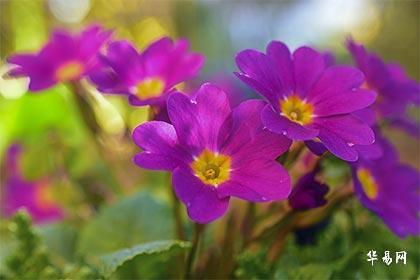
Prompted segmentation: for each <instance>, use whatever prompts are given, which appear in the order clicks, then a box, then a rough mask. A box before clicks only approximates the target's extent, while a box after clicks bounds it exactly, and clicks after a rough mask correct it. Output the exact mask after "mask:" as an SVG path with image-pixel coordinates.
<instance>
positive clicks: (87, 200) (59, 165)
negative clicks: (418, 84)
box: [0, 0, 420, 221]
mask: <svg viewBox="0 0 420 280" xmlns="http://www.w3.org/2000/svg"><path fill="white" fill-rule="evenodd" d="M419 11H420V2H419V1H399V0H397V1H390V0H387V1H385V0H383V1H380V0H377V1H374V0H296V1H251V0H234V1H217V0H206V1H203V0H201V1H199V0H197V1H181V0H179V1H176V0H173V1H169V0H167V1H162V0H149V1H140V0H138V1H136V0H49V1H40V0H1V1H0V15H1V16H0V23H1V25H0V74H1V76H3V74H4V73H5V72H6V71H7V69H8V66H7V64H6V63H5V59H6V58H7V57H8V56H9V55H11V54H12V53H15V52H22V51H36V50H38V49H39V48H40V47H42V45H43V44H44V43H45V42H46V41H47V40H48V37H49V34H50V32H51V31H52V30H53V29H55V28H65V29H68V30H73V31H78V30H80V29H82V28H84V27H85V26H87V25H88V24H91V23H99V24H101V25H103V26H104V27H105V28H108V29H113V30H114V31H115V37H116V38H119V39H129V40H131V41H132V42H134V44H135V45H136V46H137V47H138V48H139V49H143V48H144V47H145V46H147V45H148V44H149V43H150V42H151V41H153V40H155V39H157V38H159V37H161V36H164V35H169V36H171V37H173V38H179V37H186V38H188V39H189V40H190V41H191V46H192V50H194V51H195V52H200V53H203V54H205V55H206V57H207V59H206V65H205V68H204V70H203V71H202V73H201V75H200V77H199V78H197V79H196V80H195V81H193V82H192V83H190V85H189V87H190V88H192V87H194V86H195V85H197V84H199V83H200V82H201V81H216V83H220V84H221V85H222V84H223V86H226V87H227V88H229V89H231V90H232V91H235V92H240V93H239V94H244V98H249V97H253V93H252V92H250V91H249V90H248V89H247V88H246V87H245V86H243V85H241V84H240V83H238V81H236V80H235V78H234V75H233V74H232V72H234V71H235V70H236V66H235V63H234V56H235V54H236V53H237V52H238V51H240V50H242V49H246V48H256V49H259V50H264V48H265V46H266V45H267V43H268V42H269V41H271V40H280V41H283V42H285V43H286V44H287V45H288V46H289V47H290V48H291V49H294V48H297V47H299V46H301V45H304V44H305V45H311V46H314V47H316V48H318V49H322V50H325V49H327V50H330V51H332V52H333V53H334V54H336V55H337V59H338V61H339V62H345V63H352V61H351V58H350V56H349V54H348V53H347V51H346V49H345V48H344V41H345V39H346V37H347V36H352V37H353V38H354V39H355V40H357V41H359V42H361V43H364V44H365V45H366V46H367V47H368V48H369V49H370V50H372V51H374V52H377V53H378V54H380V55H381V56H382V57H384V59H385V60H386V61H397V62H399V63H401V64H402V65H403V67H404V68H405V69H406V70H407V72H408V74H409V75H410V76H411V77H412V78H413V79H416V80H419V78H420V51H419V50H420V45H419V44H420V38H419V36H420V14H419ZM26 86H27V81H26V80H25V79H18V80H10V79H4V78H1V79H0V158H1V159H2V165H4V164H3V163H4V157H5V152H6V151H7V148H8V147H9V146H10V145H11V144H12V143H20V145H21V146H22V150H23V152H22V158H21V159H22V162H21V163H22V164H21V166H22V173H23V175H24V177H25V178H26V179H27V180H29V181H39V180H41V179H42V180H46V181H48V183H49V184H51V185H53V186H54V188H53V192H54V194H55V197H56V199H57V201H59V204H60V205H64V208H65V211H66V213H67V216H68V218H69V219H70V220H76V221H77V220H80V219H81V220H84V219H88V218H89V217H91V216H92V214H93V213H94V212H95V211H96V209H97V208H98V207H99V206H100V205H101V204H103V203H104V202H106V203H111V202H113V201H115V199H116V197H118V196H120V195H123V196H125V195H128V194H131V193H134V192H136V191H138V190H139V189H140V188H147V189H149V190H150V191H151V192H152V193H155V194H156V195H158V196H161V197H162V199H163V200H170V199H171V198H170V197H169V196H168V195H167V191H166V190H165V188H163V187H161V186H162V185H164V184H167V178H166V177H164V176H162V175H161V174H160V173H156V172H148V171H145V170H141V169H139V168H137V167H136V166H134V164H133V163H132V161H131V158H132V156H133V155H134V154H135V153H136V152H137V151H138V149H137V148H136V147H135V146H134V144H133V143H132V141H131V139H130V137H128V135H129V133H130V131H131V130H132V129H133V128H134V127H135V126H137V125H138V124H139V123H141V122H143V121H145V120H146V118H147V108H133V107H131V106H129V105H128V104H127V102H126V99H125V98H121V97H118V96H109V95H107V96H104V95H101V94H98V93H97V92H93V93H92V94H91V97H90V103H91V105H92V106H93V108H94V112H95V116H96V120H97V122H98V124H99V126H100V128H101V130H100V131H99V132H98V133H97V134H94V135H93V134H92V133H91V132H90V131H89V129H88V128H87V127H86V125H85V124H84V122H83V120H82V117H81V114H80V112H79V109H78V108H77V106H76V102H75V100H74V97H73V95H72V93H71V92H70V91H69V89H68V88H66V87H65V86H64V85H60V86H57V87H55V88H53V89H50V90H47V91H45V92H40V93H34V94H27V93H26ZM241 98H243V97H239V99H241ZM387 134H388V135H389V136H390V139H391V141H392V142H393V143H394V144H396V145H397V146H398V148H399V150H400V152H401V157H402V161H404V162H407V163H410V164H411V165H414V166H417V168H419V165H420V163H419V157H418V155H419V153H420V147H419V142H418V141H417V140H416V139H414V138H410V137H408V136H406V135H404V134H403V133H401V132H399V131H398V130H391V129H390V130H389V131H387ZM98 143H99V145H98ZM3 175H4V170H3V171H2V177H4V176H3ZM1 181H2V186H3V183H4V182H3V180H1ZM2 189H3V188H2ZM3 191H4V190H3Z"/></svg>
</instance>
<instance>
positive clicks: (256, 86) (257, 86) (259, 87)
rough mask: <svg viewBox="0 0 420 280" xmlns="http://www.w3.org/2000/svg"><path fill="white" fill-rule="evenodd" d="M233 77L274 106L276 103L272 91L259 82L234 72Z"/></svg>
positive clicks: (275, 97)
mask: <svg viewBox="0 0 420 280" xmlns="http://www.w3.org/2000/svg"><path fill="white" fill-rule="evenodd" d="M235 75H236V76H237V77H238V78H239V79H240V80H241V81H242V82H244V83H245V84H247V85H248V86H250V87H251V88H252V89H253V90H255V91H256V92H258V93H260V94H261V95H262V96H263V97H265V98H266V100H267V101H268V102H270V103H272V104H276V103H277V102H278V98H277V94H276V93H275V92H273V91H272V89H270V88H268V87H265V86H264V85H263V84H262V83H261V82H260V81H258V80H254V79H253V78H251V77H249V76H248V75H245V74H242V73H238V72H235Z"/></svg>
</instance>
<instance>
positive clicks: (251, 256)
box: [235, 248, 271, 279]
mask: <svg viewBox="0 0 420 280" xmlns="http://www.w3.org/2000/svg"><path fill="white" fill-rule="evenodd" d="M266 254H267V250H266V248H263V249H261V250H259V251H258V252H250V251H245V252H244V253H242V254H240V255H239V256H238V257H237V258H236V261H237V262H238V269H237V270H236V271H235V276H236V277H238V278H241V279H268V278H270V275H271V269H270V266H269V265H268V263H267V261H266V260H265V256H266Z"/></svg>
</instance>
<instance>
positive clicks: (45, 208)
mask: <svg viewBox="0 0 420 280" xmlns="http://www.w3.org/2000/svg"><path fill="white" fill-rule="evenodd" d="M20 154H21V146H19V145H18V144H13V145H11V146H10V147H9V149H8V151H7V153H6V159H5V162H6V166H5V167H6V174H7V176H6V179H5V189H4V196H3V197H2V211H3V214H4V215H5V216H7V217H9V216H11V215H13V214H14V213H15V212H16V211H18V210H19V209H22V208H24V209H26V211H28V213H29V214H30V215H31V217H32V219H33V220H34V222H35V223H45V222H52V221H56V220H60V219H62V218H63V217H64V213H63V211H62V209H61V208H60V207H59V206H58V204H57V202H56V201H55V199H54V196H53V192H52V191H53V189H52V186H51V184H49V182H48V180H38V181H35V182H30V181H27V180H25V179H24V178H23V177H22V175H21V172H20V169H19V157H20Z"/></svg>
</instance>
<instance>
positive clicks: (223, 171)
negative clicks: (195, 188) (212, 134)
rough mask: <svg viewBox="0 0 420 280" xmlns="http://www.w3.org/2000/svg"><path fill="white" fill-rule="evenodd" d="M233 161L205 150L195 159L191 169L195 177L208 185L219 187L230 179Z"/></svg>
mask: <svg viewBox="0 0 420 280" xmlns="http://www.w3.org/2000/svg"><path fill="white" fill-rule="evenodd" d="M230 165H231V159H230V157H229V156H226V155H221V154H219V153H215V152H211V151H209V150H207V149H206V150H204V151H203V152H202V153H201V154H200V155H199V156H198V157H196V158H194V161H193V162H192V163H191V168H192V170H193V171H194V174H195V176H197V177H198V178H200V180H201V181H202V182H203V183H204V184H206V185H213V186H214V187H217V186H219V185H220V184H222V183H223V182H225V181H227V180H229V178H230V171H231V170H230Z"/></svg>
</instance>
